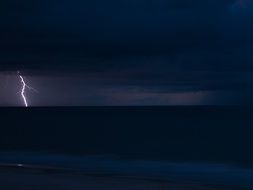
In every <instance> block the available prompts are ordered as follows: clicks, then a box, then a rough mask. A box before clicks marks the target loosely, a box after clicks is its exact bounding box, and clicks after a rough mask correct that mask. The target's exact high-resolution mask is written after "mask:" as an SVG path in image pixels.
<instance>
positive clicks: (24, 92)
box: [18, 71, 37, 107]
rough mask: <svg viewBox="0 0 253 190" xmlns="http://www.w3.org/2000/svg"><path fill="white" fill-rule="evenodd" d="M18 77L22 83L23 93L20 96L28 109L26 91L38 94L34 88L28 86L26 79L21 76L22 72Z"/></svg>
mask: <svg viewBox="0 0 253 190" xmlns="http://www.w3.org/2000/svg"><path fill="white" fill-rule="evenodd" d="M18 76H19V79H20V83H21V86H22V88H21V91H20V96H21V98H22V99H23V102H24V105H25V107H28V102H27V97H26V89H28V90H33V91H35V92H37V91H36V90H35V89H34V88H32V87H30V86H29V85H27V84H26V82H25V79H24V77H23V76H22V75H21V74H20V72H19V71H18Z"/></svg>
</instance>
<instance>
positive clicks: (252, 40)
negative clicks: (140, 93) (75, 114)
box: [0, 0, 253, 91]
mask: <svg viewBox="0 0 253 190" xmlns="http://www.w3.org/2000/svg"><path fill="white" fill-rule="evenodd" d="M1 4H2V6H1V23H2V24H1V32H0V33H1V37H0V39H1V44H0V48H1V49H0V50H1V53H0V62H1V65H0V69H1V70H5V71H6V70H7V71H16V70H24V71H26V72H27V73H28V74H29V73H31V74H33V73H46V74H47V75H48V74H50V73H52V74H54V75H55V74H59V73H62V72H68V73H79V74H80V73H81V74H85V76H84V77H94V78H98V80H101V81H102V82H103V83H108V84H122V85H140V86H144V87H146V88H149V89H157V90H159V91H167V90H172V91H173V90H183V91H185V90H210V89H211V90H220V89H221V90H226V89H241V88H243V89H248V88H249V87H250V86H251V84H253V78H252V77H251V72H253V66H252V61H253V58H252V50H253V49H252V48H253V46H252V45H253V35H252V32H253V26H252V24H250V23H252V21H253V14H252V13H251V12H252V10H253V6H252V5H253V4H252V2H251V1H245V2H243V4H242V1H240V2H239V1H233V0H206V1H203V0H195V1H190V0H181V1H178V0H169V1H165V0H148V1H147V0H146V1H141V0H140V1H136V0H128V1H118V0H109V1H102V0H92V1H80V0H72V1H69V0H63V1H56V0H53V1H49V0H45V1H41V2H38V1H25V2H21V1H17V0H16V1H15V0H13V1H8V2H6V3H3V2H2V3H1Z"/></svg>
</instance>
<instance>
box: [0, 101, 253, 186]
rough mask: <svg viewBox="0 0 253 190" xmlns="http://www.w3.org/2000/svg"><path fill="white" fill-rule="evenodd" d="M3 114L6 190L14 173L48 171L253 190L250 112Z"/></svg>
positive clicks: (1, 156) (0, 135) (1, 161)
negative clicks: (7, 182)
mask: <svg viewBox="0 0 253 190" xmlns="http://www.w3.org/2000/svg"><path fill="white" fill-rule="evenodd" d="M0 114H1V122H2V124H1V132H0V186H1V180H2V183H3V181H4V182H6V179H5V178H6V175H2V174H3V173H6V169H7V170H11V171H12V172H13V171H14V173H12V174H11V175H10V176H16V175H17V171H16V170H19V175H20V171H22V172H28V173H29V172H32V173H33V175H34V171H46V172H44V173H43V175H45V176H46V177H50V175H51V174H52V173H58V174H59V173H60V174H62V173H64V174H68V175H70V174H71V176H72V177H73V175H77V174H78V176H79V177H80V175H85V176H86V177H87V176H90V175H93V176H94V175H95V176H96V177H97V176H104V177H105V176H107V177H110V180H113V179H114V180H115V177H116V178H118V177H122V178H124V179H125V178H126V177H127V179H131V180H132V179H138V180H140V179H141V180H148V181H150V180H151V179H152V180H156V181H157V180H158V181H163V182H166V183H167V182H169V183H170V188H171V185H172V186H173V185H174V183H176V184H177V185H182V184H183V185H187V184H191V185H193V186H194V185H197V186H198V187H197V186H196V187H195V186H194V187H192V186H191V187H189V188H188V187H186V186H185V187H182V186H181V187H180V188H181V189H201V188H200V187H202V186H205V187H203V189H204V188H207V187H206V186H208V188H210V187H211V188H214V189H221V188H223V189H253V153H252V145H253V138H252V135H253V117H252V116H253V108H251V107H239V106H186V107H185V106H180V107H51V108H1V109H0ZM20 169H21V170H20ZM27 175H28V174H27V173H26V175H23V174H22V176H27ZM3 176H5V177H3ZM28 176H30V173H29V175H28ZM45 176H44V177H45ZM30 177H31V176H30ZM30 177H27V178H25V179H26V180H28V179H29V178H30ZM37 177H38V176H37ZM58 177H59V176H58ZM79 177H78V179H79ZM7 178H8V176H7ZM9 178H12V179H17V177H9ZM9 178H8V179H9ZM65 178H66V175H65ZM57 179H58V178H57ZM47 180H52V179H47ZM47 180H46V181H47ZM83 180H84V179H80V181H83ZM121 180H122V179H121ZM7 181H8V180H7ZM9 181H10V180H9ZM35 181H36V180H35ZM37 181H39V180H37ZM84 181H86V185H87V183H88V182H87V178H85V180H84ZM65 182H66V181H65ZM142 182H143V181H142ZM15 183H17V184H18V182H15ZM15 183H14V184H15ZM45 183H47V182H45ZM71 183H72V182H71ZM129 183H130V182H129ZM131 183H132V182H131ZM12 184H13V183H12ZM72 184H75V183H72ZM33 185H35V186H33V187H36V184H33ZM137 186H138V185H137ZM166 187H168V188H164V189H169V186H166ZM173 187H175V189H180V188H176V186H173ZM25 188H26V187H25ZM143 188H144V189H147V186H143ZM35 189H36V188H35ZM59 189H60V188H59ZM77 189H78V188H77ZM90 189H92V188H90ZM94 189H103V188H101V187H100V188H96V187H95V188H94ZM108 189H110V188H108ZM117 189H120V188H119V187H118V188H117ZM129 189H135V188H129ZM137 189H138V188H137ZM139 189H141V188H139ZM155 189H159V188H155Z"/></svg>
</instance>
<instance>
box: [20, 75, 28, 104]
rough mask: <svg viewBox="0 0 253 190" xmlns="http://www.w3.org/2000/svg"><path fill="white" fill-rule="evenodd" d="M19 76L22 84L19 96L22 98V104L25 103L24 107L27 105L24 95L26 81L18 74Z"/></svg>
mask: <svg viewBox="0 0 253 190" xmlns="http://www.w3.org/2000/svg"><path fill="white" fill-rule="evenodd" d="M19 78H20V80H21V84H22V90H21V96H22V98H23V101H24V104H25V107H28V103H27V100H26V97H25V89H26V86H27V85H26V83H25V80H24V78H23V77H22V76H21V75H19Z"/></svg>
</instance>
